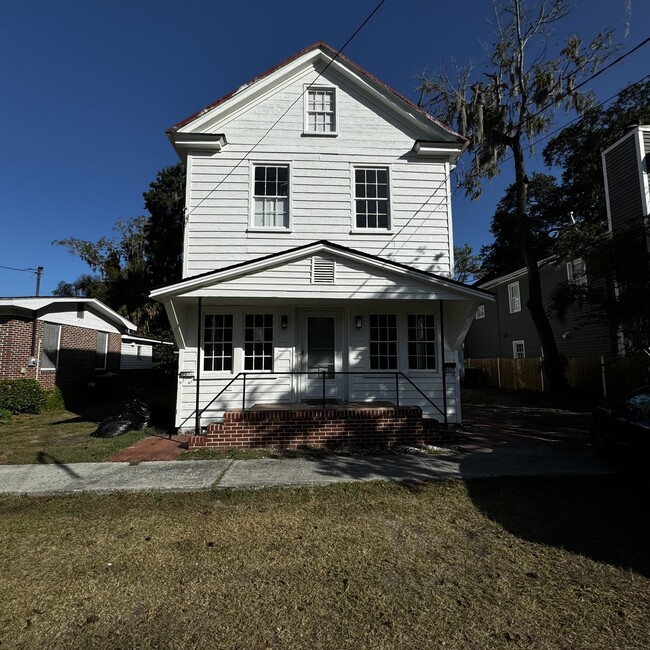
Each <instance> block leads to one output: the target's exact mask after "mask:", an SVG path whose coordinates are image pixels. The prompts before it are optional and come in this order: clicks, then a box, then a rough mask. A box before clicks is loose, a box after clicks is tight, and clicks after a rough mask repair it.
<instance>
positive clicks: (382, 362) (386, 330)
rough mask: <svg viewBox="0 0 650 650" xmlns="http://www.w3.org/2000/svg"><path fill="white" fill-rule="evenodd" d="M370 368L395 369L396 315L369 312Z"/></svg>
mask: <svg viewBox="0 0 650 650" xmlns="http://www.w3.org/2000/svg"><path fill="white" fill-rule="evenodd" d="M369 324H370V327H369V330H370V368H371V369H372V370H397V316H395V314H370V316H369Z"/></svg>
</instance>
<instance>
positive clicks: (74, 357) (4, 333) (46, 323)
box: [0, 296, 136, 388]
mask: <svg viewBox="0 0 650 650" xmlns="http://www.w3.org/2000/svg"><path fill="white" fill-rule="evenodd" d="M135 329H136V326H135V325H134V324H133V323H131V322H130V321H128V320H127V319H126V318H124V317H122V316H120V315H119V314H118V313H117V312H115V311H113V310H112V309H110V308H109V307H107V306H106V305H104V304H103V303H101V302H99V300H95V299H94V298H57V297H51V296H48V297H36V298H0V380H2V379H18V378H21V377H24V378H31V379H36V380H38V381H39V382H40V383H41V384H42V386H43V387H44V388H54V387H55V386H58V387H62V386H70V385H72V384H75V383H81V382H85V381H88V380H89V379H92V378H93V377H95V376H97V375H98V374H105V373H108V372H118V371H119V369H120V349H121V344H122V340H121V339H122V334H125V333H128V332H133V331H134V330H135Z"/></svg>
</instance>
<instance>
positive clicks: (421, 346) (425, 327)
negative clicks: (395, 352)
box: [408, 314, 436, 370]
mask: <svg viewBox="0 0 650 650" xmlns="http://www.w3.org/2000/svg"><path fill="white" fill-rule="evenodd" d="M408 351H409V369H410V370H435V368H436V328H435V323H434V318H433V315H432V314H409V315H408Z"/></svg>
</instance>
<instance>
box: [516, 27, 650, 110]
mask: <svg viewBox="0 0 650 650" xmlns="http://www.w3.org/2000/svg"><path fill="white" fill-rule="evenodd" d="M649 42H650V36H648V37H647V38H646V39H644V40H643V41H641V42H640V43H638V44H637V45H635V46H634V47H633V48H632V49H631V50H628V51H627V52H626V53H625V54H621V56H619V57H618V58H616V59H614V60H613V61H611V62H610V63H608V64H607V65H606V66H605V67H603V68H601V69H600V70H598V71H597V72H594V74H592V75H591V76H590V77H587V78H586V79H584V80H583V81H581V82H580V83H579V84H578V85H577V86H575V87H574V88H573V89H572V90H568V91H567V92H565V93H562V95H560V96H559V97H558V98H556V99H554V100H553V101H552V102H549V103H548V104H546V106H543V107H542V108H540V109H539V110H538V111H537V112H536V113H533V115H529V116H528V117H527V118H526V121H528V120H532V119H533V118H535V117H537V116H538V115H540V114H541V113H543V112H544V111H546V110H548V109H549V108H551V107H552V106H554V105H555V104H556V103H557V102H559V101H562V100H563V99H565V98H566V97H568V96H569V95H571V94H572V93H574V92H575V91H576V90H578V88H582V86H584V85H585V84H587V83H589V82H590V81H592V80H593V79H595V78H596V77H598V76H599V75H601V74H603V72H605V70H609V68H611V67H613V66H615V65H617V64H618V63H620V62H621V61H622V60H623V59H625V58H627V57H628V56H630V54H633V53H634V52H636V51H637V50H639V49H641V48H642V47H643V46H644V45H646V44H647V43H649ZM582 67H584V66H582ZM579 69H580V68H579Z"/></svg>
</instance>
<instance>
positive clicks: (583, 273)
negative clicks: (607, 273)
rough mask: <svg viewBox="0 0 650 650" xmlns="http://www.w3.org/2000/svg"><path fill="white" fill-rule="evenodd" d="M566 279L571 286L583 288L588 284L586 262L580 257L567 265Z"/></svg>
mask: <svg viewBox="0 0 650 650" xmlns="http://www.w3.org/2000/svg"><path fill="white" fill-rule="evenodd" d="M566 279H567V282H568V283H569V284H575V285H579V286H583V285H586V284H587V269H586V267H585V261H584V260H583V259H582V258H581V257H578V258H576V259H575V260H571V262H567V264H566Z"/></svg>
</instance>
